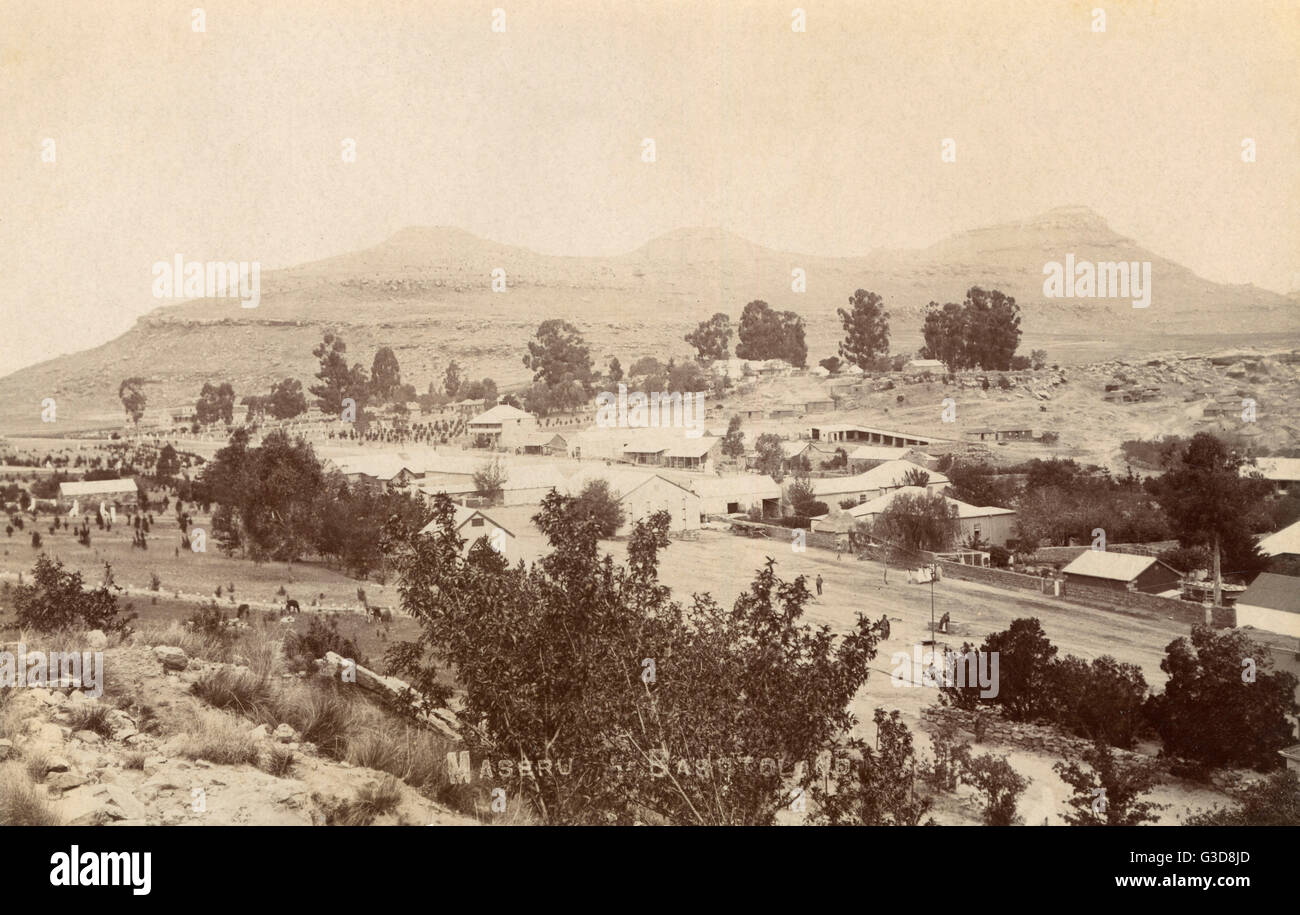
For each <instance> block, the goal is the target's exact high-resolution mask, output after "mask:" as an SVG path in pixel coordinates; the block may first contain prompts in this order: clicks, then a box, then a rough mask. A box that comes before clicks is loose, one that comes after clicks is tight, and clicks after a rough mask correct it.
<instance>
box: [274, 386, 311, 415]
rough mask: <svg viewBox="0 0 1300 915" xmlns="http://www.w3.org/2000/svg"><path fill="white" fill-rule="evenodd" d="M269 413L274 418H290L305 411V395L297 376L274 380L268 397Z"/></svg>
mask: <svg viewBox="0 0 1300 915" xmlns="http://www.w3.org/2000/svg"><path fill="white" fill-rule="evenodd" d="M268 407H269V409H270V411H271V415H272V416H274V417H275V418H276V419H292V418H293V417H295V416H298V415H299V414H302V413H305V412H307V397H306V395H305V394H303V391H302V382H301V381H299V380H298V379H297V378H285V379H284V380H282V381H279V382H276V384H275V385H274V386H273V387H272V388H271V394H270V396H269V398H268Z"/></svg>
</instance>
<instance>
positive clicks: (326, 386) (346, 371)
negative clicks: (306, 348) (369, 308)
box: [309, 332, 370, 417]
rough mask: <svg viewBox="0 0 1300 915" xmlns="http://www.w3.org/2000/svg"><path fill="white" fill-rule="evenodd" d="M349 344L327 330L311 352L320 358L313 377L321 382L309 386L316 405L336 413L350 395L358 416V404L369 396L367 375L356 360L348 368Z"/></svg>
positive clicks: (359, 409)
mask: <svg viewBox="0 0 1300 915" xmlns="http://www.w3.org/2000/svg"><path fill="white" fill-rule="evenodd" d="M347 352H348V345H347V344H346V343H345V342H343V338H342V337H340V336H338V335H336V334H334V333H331V332H327V333H326V334H325V336H324V338H323V339H322V340H321V342H320V343H319V344H317V345H316V348H315V349H313V350H312V355H313V356H315V357H316V358H317V359H318V360H320V368H319V369H318V371H317V372H316V377H317V378H318V379H319V380H320V384H317V385H312V387H311V388H309V390H310V391H311V393H312V395H313V396H314V397H315V398H316V405H317V406H318V407H319V408H320V410H321V412H322V413H333V414H338V413H340V412H341V411H342V410H343V401H344V399H346V398H351V399H352V400H353V401H354V402H355V405H356V408H357V416H358V417H360V416H361V408H362V406H363V405H364V404H365V402H366V400H367V399H368V396H367V395H368V393H369V387H370V384H369V379H368V378H367V376H366V370H365V368H363V367H362V366H361V365H360V364H359V363H354V364H353V365H352V366H351V367H350V368H349V366H348V359H347Z"/></svg>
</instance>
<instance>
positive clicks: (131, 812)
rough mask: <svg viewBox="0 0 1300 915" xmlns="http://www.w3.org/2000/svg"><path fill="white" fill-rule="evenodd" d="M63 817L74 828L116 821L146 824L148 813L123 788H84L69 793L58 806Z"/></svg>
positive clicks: (108, 785) (109, 785)
mask: <svg viewBox="0 0 1300 915" xmlns="http://www.w3.org/2000/svg"><path fill="white" fill-rule="evenodd" d="M57 808H58V811H59V813H60V814H61V815H62V816H63V818H64V820H66V821H67V822H68V823H69V824H71V825H73V826H88V825H94V824H98V823H105V822H108V821H113V820H143V819H145V817H146V814H147V813H148V811H147V810H146V809H145V806H144V804H142V803H140V802H139V801H137V800H136V799H135V798H134V797H133V796H132V795H131V792H129V791H127V790H126V789H125V788H123V787H122V786H121V785H113V784H99V785H82V786H81V787H79V788H73V789H72V790H71V791H66V792H64V794H63V797H62V799H60V800H59V802H58V804H57Z"/></svg>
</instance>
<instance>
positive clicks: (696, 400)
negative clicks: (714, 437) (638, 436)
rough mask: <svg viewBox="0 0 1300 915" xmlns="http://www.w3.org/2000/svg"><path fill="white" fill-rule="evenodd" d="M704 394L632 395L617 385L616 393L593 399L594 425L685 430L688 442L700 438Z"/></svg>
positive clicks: (651, 393)
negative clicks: (594, 405)
mask: <svg viewBox="0 0 1300 915" xmlns="http://www.w3.org/2000/svg"><path fill="white" fill-rule="evenodd" d="M704 399H705V394H704V392H702V391H694V392H689V391H688V392H687V393H685V394H683V393H682V392H681V391H671V392H670V391H662V392H660V391H651V392H650V393H649V394H648V395H647V394H646V393H645V392H644V391H633V392H631V393H630V394H629V393H628V390H627V385H625V384H620V385H619V386H618V393H617V394H615V393H614V392H613V391H601V392H600V393H599V394H597V395H596V425H597V426H599V427H600V428H602V429H686V430H687V432H686V435H687V437H688V438H699V437H700V436H702V435H703V434H704V414H705V403H704Z"/></svg>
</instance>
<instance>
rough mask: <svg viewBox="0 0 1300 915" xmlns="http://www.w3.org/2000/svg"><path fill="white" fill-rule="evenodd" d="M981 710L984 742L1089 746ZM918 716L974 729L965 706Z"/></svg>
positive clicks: (1134, 756)
mask: <svg viewBox="0 0 1300 915" xmlns="http://www.w3.org/2000/svg"><path fill="white" fill-rule="evenodd" d="M980 714H981V715H982V716H983V718H984V741H985V742H987V743H1001V744H1007V745H1009V746H1014V747H1018V748H1020V749H1022V750H1032V751H1033V752H1035V753H1046V754H1048V755H1050V756H1056V757H1058V758H1060V759H1066V758H1069V757H1077V756H1082V755H1083V753H1084V751H1085V750H1087V749H1089V748H1090V747H1091V746H1092V741H1090V740H1084V739H1083V738H1081V737H1074V736H1071V735H1069V734H1064V733H1062V732H1061V731H1059V730H1057V729H1056V728H1053V727H1049V726H1047V725H1041V724H1025V723H1021V722H1017V721H1008V720H1006V719H1005V718H1003V717H1002V715H1001V713H1000V712H999V711H997V710H996V709H989V710H986V711H981V712H980ZM921 719H922V720H923V721H924V722H925V723H926V724H927V725H929V726H930V728H931V729H935V728H938V727H940V726H942V725H944V724H945V723H947V724H952V725H955V726H956V727H957V728H959V729H960V730H963V731H966V732H968V733H970V734H973V733H974V732H975V713H974V712H968V711H966V710H964V709H958V708H950V707H948V706H943V705H931V706H929V707H927V708H924V709H922V710H921ZM1111 749H1112V751H1113V752H1114V754H1115V757H1116V758H1117V759H1122V760H1125V761H1128V762H1144V763H1151V762H1155V763H1156V764H1157V765H1160V766H1161V767H1162V768H1164V766H1165V765H1166V763H1165V762H1164V761H1163V760H1154V759H1152V757H1150V756H1144V755H1142V754H1141V753H1133V752H1130V751H1128V750H1121V749H1119V748H1118V747H1112V748H1111Z"/></svg>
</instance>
